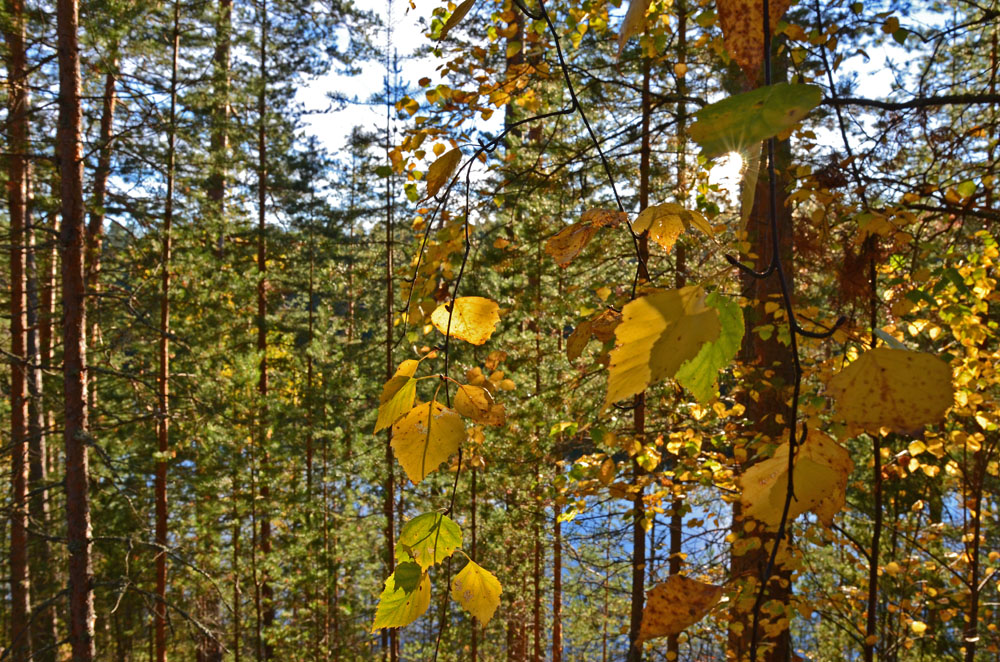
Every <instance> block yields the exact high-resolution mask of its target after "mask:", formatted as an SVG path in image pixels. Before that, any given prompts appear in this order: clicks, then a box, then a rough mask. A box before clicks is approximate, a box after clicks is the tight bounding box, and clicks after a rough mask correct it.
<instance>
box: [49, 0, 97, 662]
mask: <svg viewBox="0 0 1000 662" xmlns="http://www.w3.org/2000/svg"><path fill="white" fill-rule="evenodd" d="M56 23H57V32H58V59H59V125H58V132H57V143H58V161H59V175H60V179H61V184H60V198H61V205H62V219H63V220H62V234H61V237H60V244H61V248H62V281H63V283H62V294H63V296H62V299H63V311H64V314H63V347H64V350H63V395H64V405H65V412H64V424H63V439H64V441H65V446H66V483H65V484H66V524H67V528H66V536H67V545H68V548H69V641H70V647H71V650H72V659H73V662H92V660H93V659H94V591H93V572H94V571H93V567H92V562H91V556H90V545H91V531H90V493H89V483H90V476H89V468H88V460H87V444H88V441H89V438H90V431H89V423H88V410H87V299H86V286H85V283H84V250H85V244H86V236H85V235H86V227H85V225H84V207H83V149H82V147H83V146H82V143H81V139H80V126H81V119H82V109H81V106H80V53H79V42H78V40H77V32H78V29H79V7H78V4H77V0H58V1H57V4H56Z"/></svg>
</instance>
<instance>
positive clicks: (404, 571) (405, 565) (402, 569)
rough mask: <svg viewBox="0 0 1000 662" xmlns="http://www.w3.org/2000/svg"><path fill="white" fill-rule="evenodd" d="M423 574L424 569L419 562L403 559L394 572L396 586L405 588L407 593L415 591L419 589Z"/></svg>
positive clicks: (393, 577)
mask: <svg viewBox="0 0 1000 662" xmlns="http://www.w3.org/2000/svg"><path fill="white" fill-rule="evenodd" d="M423 576H424V571H423V570H422V569H421V568H420V565H419V564H417V563H414V562H413V561H403V562H402V563H400V564H398V565H397V566H396V570H395V572H393V573H392V579H393V580H394V581H395V588H397V589H403V590H404V591H406V592H407V593H413V592H414V591H415V590H417V587H418V586H419V585H420V580H421V579H422V578H423Z"/></svg>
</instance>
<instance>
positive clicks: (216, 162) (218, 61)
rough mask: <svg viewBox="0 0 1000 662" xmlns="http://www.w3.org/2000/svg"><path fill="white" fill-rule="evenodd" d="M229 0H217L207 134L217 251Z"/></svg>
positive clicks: (222, 204) (222, 202) (223, 182)
mask: <svg viewBox="0 0 1000 662" xmlns="http://www.w3.org/2000/svg"><path fill="white" fill-rule="evenodd" d="M232 22H233V0H219V9H218V14H217V15H216V22H215V51H214V53H213V54H212V120H211V122H212V124H211V133H210V135H209V159H210V164H209V175H208V190H207V195H208V200H209V209H208V214H207V216H208V218H209V220H210V221H212V222H215V223H217V224H218V230H217V231H218V233H219V235H218V240H217V241H218V245H217V247H216V251H217V253H218V254H220V255H221V253H222V248H223V243H224V237H225V215H226V186H227V183H228V182H227V170H228V168H227V164H228V162H229V87H230V81H229V78H230V50H231V42H232V29H233V27H232Z"/></svg>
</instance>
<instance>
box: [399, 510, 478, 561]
mask: <svg viewBox="0 0 1000 662" xmlns="http://www.w3.org/2000/svg"><path fill="white" fill-rule="evenodd" d="M461 546H462V530H461V529H460V528H458V524H455V522H454V521H452V520H451V518H449V517H447V516H445V515H442V514H441V513H424V514H422V515H417V516H416V517H414V518H413V519H411V520H410V521H409V522H407V523H406V524H404V525H403V530H402V531H400V533H399V540H398V541H397V542H396V558H397V559H399V560H403V559H411V558H412V559H413V561H414V562H415V563H416V564H417V565H419V566H420V568H421V569H423V570H427V569H428V568H430V567H431V566H432V565H435V564H438V563H440V562H441V561H443V560H445V559H446V558H448V557H449V556H451V555H452V554H454V553H455V550H457V549H458V548H459V547H461Z"/></svg>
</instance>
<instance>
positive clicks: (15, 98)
mask: <svg viewBox="0 0 1000 662" xmlns="http://www.w3.org/2000/svg"><path fill="white" fill-rule="evenodd" d="M6 9H7V11H8V13H9V18H8V20H9V21H10V22H9V24H8V25H7V26H6V29H5V30H4V38H5V40H6V42H7V49H8V55H7V78H8V93H9V95H10V96H9V99H8V109H7V112H8V118H9V119H8V128H7V131H8V141H9V145H10V147H9V149H10V154H9V156H8V157H7V164H6V165H7V177H8V181H7V202H8V209H9V213H10V243H11V247H10V335H11V343H10V351H11V355H12V357H11V362H10V408H11V414H10V449H11V460H10V466H11V508H10V558H9V561H10V598H11V609H10V637H9V639H8V641H9V642H10V644H9V646H10V649H11V653H12V659H13V660H14V662H26V661H27V660H29V659H30V658H31V632H30V628H29V623H30V619H31V581H30V574H29V568H28V398H27V374H26V373H27V371H26V365H27V348H26V343H27V337H26V326H27V317H26V310H25V308H26V306H25V277H24V271H25V261H24V246H25V231H24V229H25V220H26V216H27V210H28V205H27V202H28V159H27V153H28V85H27V82H28V81H27V59H26V53H25V46H24V5H23V4H22V2H21V0H8V3H7V7H6Z"/></svg>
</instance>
